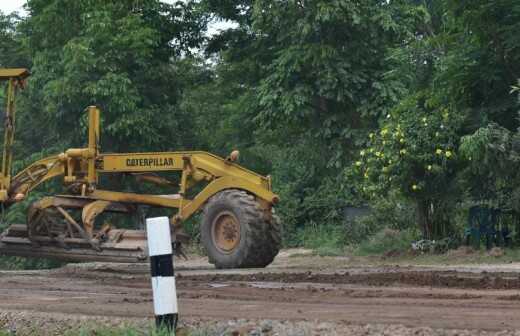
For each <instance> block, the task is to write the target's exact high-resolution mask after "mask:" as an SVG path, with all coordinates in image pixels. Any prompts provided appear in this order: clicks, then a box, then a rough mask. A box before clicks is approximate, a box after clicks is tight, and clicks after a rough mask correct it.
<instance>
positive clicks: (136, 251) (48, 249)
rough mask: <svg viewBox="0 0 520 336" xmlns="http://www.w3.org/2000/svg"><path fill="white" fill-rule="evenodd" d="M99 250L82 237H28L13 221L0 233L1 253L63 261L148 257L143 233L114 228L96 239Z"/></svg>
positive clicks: (24, 226)
mask: <svg viewBox="0 0 520 336" xmlns="http://www.w3.org/2000/svg"><path fill="white" fill-rule="evenodd" d="M98 243H99V247H100V249H99V251H98V250H95V249H92V247H91V246H90V245H89V243H88V242H85V240H84V239H81V238H63V237H53V238H51V237H48V236H37V237H31V239H29V235H28V231H27V226H26V225H24V224H13V225H11V226H10V227H9V228H8V229H7V230H5V231H4V232H3V233H2V234H1V235H0V255H8V256H21V257H36V258H53V259H58V260H63V261H72V262H80V261H103V262H124V263H137V262H145V261H146V259H147V253H146V251H147V245H146V233H145V232H144V231H139V230H123V229H113V230H110V231H108V232H106V233H105V237H103V240H98Z"/></svg>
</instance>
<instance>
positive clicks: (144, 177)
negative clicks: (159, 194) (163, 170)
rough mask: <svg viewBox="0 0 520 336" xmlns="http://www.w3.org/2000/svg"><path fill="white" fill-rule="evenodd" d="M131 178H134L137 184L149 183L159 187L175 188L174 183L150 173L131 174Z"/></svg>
mask: <svg viewBox="0 0 520 336" xmlns="http://www.w3.org/2000/svg"><path fill="white" fill-rule="evenodd" d="M130 175H131V176H133V177H135V179H136V180H137V182H149V183H153V184H156V185H159V186H170V187H171V186H176V185H177V184H176V183H175V182H172V181H170V180H168V179H167V178H164V177H162V176H159V175H157V174H151V173H131V174H130Z"/></svg>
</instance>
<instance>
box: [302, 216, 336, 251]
mask: <svg viewBox="0 0 520 336" xmlns="http://www.w3.org/2000/svg"><path fill="white" fill-rule="evenodd" d="M296 238H297V241H298V246H302V247H304V248H308V249H312V250H313V251H314V253H315V254H317V255H320V256H340V255H343V254H344V246H345V231H344V228H343V227H342V226H338V225H318V224H316V223H312V224H311V225H307V226H305V227H304V228H303V229H300V230H299V231H298V232H297V234H296Z"/></svg>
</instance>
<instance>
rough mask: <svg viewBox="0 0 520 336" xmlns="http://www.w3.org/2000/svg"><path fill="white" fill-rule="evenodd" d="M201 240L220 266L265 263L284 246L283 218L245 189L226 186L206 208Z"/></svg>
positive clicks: (213, 259) (271, 259) (210, 256)
mask: <svg viewBox="0 0 520 336" xmlns="http://www.w3.org/2000/svg"><path fill="white" fill-rule="evenodd" d="M201 241H202V244H203V246H204V248H205V249H206V252H207V254H208V258H209V262H210V263H212V264H215V267H217V268H247V267H265V266H267V265H269V264H270V263H271V262H272V261H273V259H274V257H276V255H277V254H278V251H279V250H280V242H281V237H280V220H279V218H278V217H277V216H275V215H274V214H271V213H266V210H264V209H262V207H261V206H260V204H259V203H258V202H257V201H256V199H255V197H254V196H252V195H250V194H248V193H247V192H245V191H242V190H236V189H228V190H223V191H221V192H219V193H217V194H215V195H214V196H213V197H211V198H210V199H209V201H208V202H207V204H206V206H205V207H204V210H203V218H202V223H201Z"/></svg>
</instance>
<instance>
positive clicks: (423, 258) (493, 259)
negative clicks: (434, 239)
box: [391, 248, 520, 265]
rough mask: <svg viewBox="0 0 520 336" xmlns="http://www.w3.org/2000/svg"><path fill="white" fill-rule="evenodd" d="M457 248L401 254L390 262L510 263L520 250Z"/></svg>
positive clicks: (423, 263)
mask: <svg viewBox="0 0 520 336" xmlns="http://www.w3.org/2000/svg"><path fill="white" fill-rule="evenodd" d="M459 251H460V249H458V250H450V251H448V252H447V253H443V254H430V253H425V254H420V255H417V256H410V255H403V256H399V257H395V258H392V259H391V261H392V262H409V263H411V264H417V265H458V264H469V265H477V264H497V265H498V264H510V263H516V262H520V250H519V249H511V248H506V249H504V250H503V255H499V256H496V255H493V254H492V253H490V251H487V250H485V249H482V250H476V251H471V252H468V253H459Z"/></svg>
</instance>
